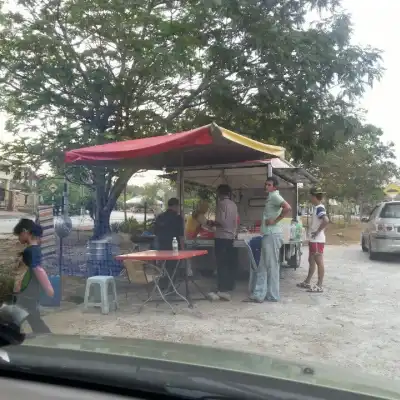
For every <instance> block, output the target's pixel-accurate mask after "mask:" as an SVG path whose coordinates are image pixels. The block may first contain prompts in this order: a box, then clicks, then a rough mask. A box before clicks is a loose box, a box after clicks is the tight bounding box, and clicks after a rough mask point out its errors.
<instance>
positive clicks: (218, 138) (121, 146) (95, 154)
mask: <svg viewBox="0 0 400 400" xmlns="http://www.w3.org/2000/svg"><path fill="white" fill-rule="evenodd" d="M284 157H285V149H284V148H283V147H280V146H273V145H269V144H265V143H261V142H257V141H256V140H253V139H250V138H248V137H246V136H243V135H240V134H238V133H236V132H232V131H230V130H228V129H225V128H222V127H220V126H218V125H216V124H215V123H212V124H210V125H206V126H202V127H200V128H196V129H192V130H190V131H186V132H180V133H172V134H167V135H163V136H154V137H148V138H143V139H136V140H126V141H123V142H115V143H108V144H104V145H98V146H92V147H85V148H81V149H76V150H70V151H68V152H66V154H65V162H66V163H69V164H75V165H86V166H88V165H91V166H104V167H114V168H126V167H136V168H137V169H147V170H161V169H164V168H165V169H167V170H169V171H172V170H175V171H178V177H177V178H178V179H177V180H178V183H179V186H178V193H179V199H180V203H181V207H182V204H183V192H184V190H183V189H184V170H185V169H188V168H191V167H199V166H207V165H216V164H234V163H241V162H246V161H252V160H260V159H265V158H281V159H284ZM268 165H269V168H266V170H265V176H267V174H271V173H272V167H271V166H270V164H268ZM182 211H183V210H181V213H182Z"/></svg>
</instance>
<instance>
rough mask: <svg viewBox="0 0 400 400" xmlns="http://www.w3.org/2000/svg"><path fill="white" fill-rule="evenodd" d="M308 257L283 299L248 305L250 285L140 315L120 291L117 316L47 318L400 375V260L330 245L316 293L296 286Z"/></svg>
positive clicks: (101, 330)
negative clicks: (226, 296)
mask: <svg viewBox="0 0 400 400" xmlns="http://www.w3.org/2000/svg"><path fill="white" fill-rule="evenodd" d="M303 257H304V259H303V266H302V268H300V269H298V270H297V271H292V270H288V271H285V278H284V279H283V280H282V301H281V302H280V303H276V304H271V303H265V304H260V305H258V304H254V305H249V304H245V303H242V302H241V300H242V299H243V298H244V296H245V293H246V287H245V284H244V283H243V285H242V287H241V288H239V289H238V290H237V292H236V293H235V295H234V298H233V301H232V302H231V303H213V304H210V303H208V302H206V301H202V302H198V303H197V307H196V308H195V309H194V310H188V309H187V308H186V307H183V306H180V308H179V313H178V315H176V316H173V315H172V314H171V313H170V312H169V310H168V309H167V308H165V307H163V306H160V307H159V308H158V310H155V309H154V308H152V307H150V308H146V309H145V311H144V312H143V313H142V314H137V311H136V310H137V308H136V307H135V306H133V305H132V303H134V302H136V303H138V301H137V298H136V297H135V296H133V294H130V295H129V298H128V301H125V300H124V299H125V293H120V294H121V309H120V310H119V311H118V312H117V313H115V314H110V315H107V316H103V315H100V314H99V313H98V312H97V311H94V312H91V313H82V312H81V311H80V310H71V311H65V312H63V313H60V314H51V315H49V316H47V317H46V318H47V319H48V322H49V324H50V325H51V326H52V328H53V330H54V331H55V332H59V333H76V334H95V335H113V336H123V337H137V338H151V339H158V340H166V341H174V342H187V343H198V344H204V345H211V346H217V347H227V348H232V349H237V350H244V351H246V350H247V351H253V352H254V351H255V352H262V353H267V354H271V355H275V356H279V357H283V358H287V359H303V360H308V361H314V360H315V361H318V362H323V363H329V364H333V365H339V366H343V367H349V368H356V369H357V370H361V371H366V372H369V373H372V374H380V375H386V376H391V377H395V376H397V375H398V360H399V359H400V338H399V332H400V309H399V302H400V291H399V290H398V287H399V281H400V260H391V261H390V260H389V261H378V262H371V261H369V260H368V257H367V255H365V254H363V253H362V252H361V249H360V248H359V246H354V245H353V246H348V247H345V246H343V247H341V246H327V249H326V285H325V289H326V291H325V293H324V294H309V293H306V292H305V291H303V290H300V289H298V288H296V285H295V284H296V283H297V282H299V281H300V280H301V279H303V278H304V276H305V273H306V268H307V264H306V258H307V250H305V254H304V256H303ZM206 286H207V285H206Z"/></svg>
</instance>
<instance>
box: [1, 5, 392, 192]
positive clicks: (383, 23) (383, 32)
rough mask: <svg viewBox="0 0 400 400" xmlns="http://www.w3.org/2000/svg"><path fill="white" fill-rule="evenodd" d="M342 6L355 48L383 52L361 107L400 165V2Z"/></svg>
mask: <svg viewBox="0 0 400 400" xmlns="http://www.w3.org/2000/svg"><path fill="white" fill-rule="evenodd" d="M342 6H343V7H344V8H345V9H346V10H347V11H349V12H350V13H351V14H352V21H353V29H354V32H353V42H354V44H362V45H371V46H372V47H376V48H379V49H381V50H382V51H383V65H384V67H385V72H384V75H383V78H382V79H381V81H380V82H377V83H375V85H374V87H373V88H372V89H368V90H367V92H366V93H365V95H364V97H363V99H361V102H360V106H361V107H362V108H364V109H365V110H366V111H367V115H366V122H369V123H372V124H374V125H376V126H378V127H380V128H382V130H383V131H384V138H383V139H384V140H385V141H393V142H394V143H395V145H396V155H397V159H398V161H400V136H399V135H398V134H397V129H398V119H397V118H398V116H397V113H398V112H399V111H398V110H397V106H398V104H399V103H398V98H399V95H400V79H399V77H398V71H400V51H399V50H398V49H399V46H398V41H399V38H400V24H399V23H398V18H399V16H400V1H399V0H380V1H378V2H377V1H376V0H342ZM3 123H4V116H1V115H0V140H4V139H5V138H6V136H7V134H6V132H4V126H3ZM159 174H160V172H159V171H147V172H146V173H143V174H140V175H139V176H136V177H134V178H132V180H131V181H130V183H131V184H134V185H143V184H146V183H148V182H152V181H154V179H155V178H156V177H157V175H159Z"/></svg>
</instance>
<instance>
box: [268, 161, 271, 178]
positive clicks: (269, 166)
mask: <svg viewBox="0 0 400 400" xmlns="http://www.w3.org/2000/svg"><path fill="white" fill-rule="evenodd" d="M271 177H272V164H271V163H270V162H269V163H268V164H267V178H271Z"/></svg>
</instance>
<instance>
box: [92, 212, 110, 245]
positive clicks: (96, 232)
mask: <svg viewBox="0 0 400 400" xmlns="http://www.w3.org/2000/svg"><path fill="white" fill-rule="evenodd" d="M111 211H112V210H108V209H106V210H104V209H103V210H100V212H96V218H95V220H94V229H93V237H92V239H93V240H97V239H101V238H103V237H104V236H106V235H108V234H110V233H111V228H110V216H111Z"/></svg>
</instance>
